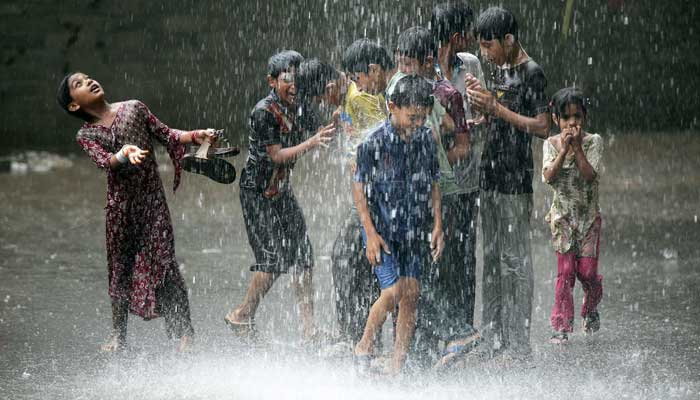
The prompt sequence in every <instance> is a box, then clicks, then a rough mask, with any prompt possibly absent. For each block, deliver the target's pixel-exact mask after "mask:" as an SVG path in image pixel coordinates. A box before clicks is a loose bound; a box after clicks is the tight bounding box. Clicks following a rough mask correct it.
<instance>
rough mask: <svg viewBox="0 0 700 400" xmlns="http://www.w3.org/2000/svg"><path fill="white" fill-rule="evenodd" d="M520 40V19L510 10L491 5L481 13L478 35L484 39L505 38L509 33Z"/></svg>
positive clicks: (477, 25)
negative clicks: (517, 19)
mask: <svg viewBox="0 0 700 400" xmlns="http://www.w3.org/2000/svg"><path fill="white" fill-rule="evenodd" d="M509 33H510V34H511V35H513V37H515V40H518V21H516V19H515V16H514V15H513V13H511V12H510V11H508V10H506V9H505V8H502V7H489V8H487V9H486V10H485V11H484V12H482V13H481V14H480V15H479V20H478V21H477V23H476V35H477V37H479V38H480V39H483V40H493V39H498V40H503V39H504V38H505V37H506V35H507V34H509Z"/></svg>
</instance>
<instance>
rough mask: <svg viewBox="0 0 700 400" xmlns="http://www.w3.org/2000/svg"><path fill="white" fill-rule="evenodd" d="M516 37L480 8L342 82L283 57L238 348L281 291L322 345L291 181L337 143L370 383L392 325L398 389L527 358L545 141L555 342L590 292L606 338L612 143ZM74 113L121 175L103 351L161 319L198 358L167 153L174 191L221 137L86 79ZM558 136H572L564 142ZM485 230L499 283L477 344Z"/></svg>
mask: <svg viewBox="0 0 700 400" xmlns="http://www.w3.org/2000/svg"><path fill="white" fill-rule="evenodd" d="M518 34H519V30H518V24H517V22H516V19H515V17H514V16H513V14H512V13H511V12H510V11H508V10H506V9H503V8H501V7H491V8H488V9H486V10H485V11H483V12H482V13H481V14H480V15H479V17H478V19H477V20H476V23H475V18H474V14H473V11H472V9H471V8H470V7H469V6H468V5H467V4H466V2H461V3H455V2H453V3H446V4H440V5H437V6H435V7H434V9H433V14H432V18H431V24H430V28H429V29H428V28H423V27H413V28H409V29H407V30H406V31H404V32H402V33H401V34H400V36H399V37H398V40H397V46H396V48H395V52H394V57H393V60H392V57H391V56H390V54H389V52H387V50H386V49H384V48H382V47H381V46H379V45H378V44H376V43H375V42H373V41H371V40H368V39H360V40H357V41H356V42H354V43H352V44H351V45H350V46H349V47H348V48H347V49H346V51H345V53H344V55H343V59H342V71H340V70H337V69H336V68H335V67H333V66H331V65H329V64H327V63H325V62H322V61H319V60H317V59H305V58H304V57H303V56H302V55H301V54H299V53H297V52H296V51H292V50H285V51H281V52H279V53H277V54H275V55H273V56H272V57H271V58H270V60H269V62H268V66H267V81H268V84H269V86H270V89H271V90H270V92H269V94H268V95H267V96H266V97H265V98H263V99H262V100H260V101H259V102H258V103H257V104H256V105H255V107H254V108H253V111H252V113H251V115H250V122H249V126H250V135H249V147H248V157H247V159H246V162H245V167H244V169H243V172H242V174H241V177H240V201H241V206H242V210H243V218H244V221H245V225H246V231H247V234H248V241H249V243H250V246H251V248H252V250H253V254H254V256H255V263H254V264H253V266H252V267H251V271H253V276H252V278H251V281H250V283H249V286H248V289H247V291H246V294H245V297H244V299H243V300H242V302H241V303H240V305H239V306H238V307H236V308H235V309H233V310H232V311H230V312H229V313H228V314H227V315H226V316H225V317H224V320H225V322H226V324H228V325H229V326H230V327H231V328H232V329H233V330H235V331H238V332H247V331H250V330H251V329H253V328H254V323H255V315H256V310H257V308H258V305H259V304H260V301H261V299H262V298H263V297H264V296H265V294H266V293H267V292H268V291H269V290H270V288H271V287H272V285H273V284H274V282H275V281H276V279H277V278H278V277H280V276H281V275H282V274H290V275H291V278H292V279H291V282H292V287H293V288H294V292H295V295H296V300H297V307H298V311H299V315H300V319H301V322H302V332H303V337H304V339H305V340H308V341H312V342H314V341H316V340H318V339H319V337H321V336H323V335H322V333H321V331H320V330H319V329H317V327H316V326H315V324H314V318H313V286H312V275H313V264H314V256H313V250H312V246H311V242H310V240H309V237H308V235H307V231H306V225H305V221H304V216H303V212H302V210H301V208H300V206H299V204H298V202H297V200H296V197H295V195H294V191H293V189H292V183H291V182H292V181H291V180H290V176H291V174H292V170H293V168H294V164H295V161H296V160H297V159H298V158H299V157H301V156H302V155H303V154H304V153H306V152H308V151H309V150H312V149H316V148H325V147H328V145H329V143H331V142H333V141H337V142H340V144H341V146H342V149H343V150H342V151H341V152H339V153H338V154H336V156H337V157H338V158H340V159H341V161H342V162H341V164H342V166H343V170H344V172H345V175H346V176H347V177H348V181H346V182H345V183H344V184H346V185H347V186H348V188H347V190H346V192H347V193H349V194H350V193H351V194H352V198H353V207H352V208H351V209H350V210H348V211H347V216H346V218H345V220H344V221H345V222H344V224H343V225H342V227H341V229H340V230H339V234H338V236H337V238H336V240H335V244H334V246H333V254H332V274H333V278H334V279H333V281H334V286H335V292H336V313H337V317H338V326H339V330H340V334H341V335H342V336H343V338H344V339H347V340H348V341H350V342H352V343H354V350H353V353H354V357H355V360H356V361H357V364H358V366H361V367H363V368H366V367H367V366H368V365H369V364H370V362H371V360H372V358H373V357H374V354H375V343H376V342H377V336H378V333H379V332H380V329H381V326H382V325H383V323H384V321H385V320H386V318H387V315H388V314H390V313H394V315H395V330H394V336H395V344H394V350H393V353H392V357H391V360H390V363H389V366H388V372H389V373H397V372H399V371H400V370H401V368H402V367H403V365H404V363H405V360H406V359H407V357H408V356H409V354H412V352H415V354H416V359H419V360H427V361H429V362H431V363H433V364H434V365H436V366H445V365H447V364H449V363H451V362H453V361H454V360H456V359H458V358H459V356H460V355H463V354H467V353H469V354H476V355H478V356H483V357H489V358H490V357H494V356H495V355H500V354H503V355H504V356H506V357H513V358H518V357H523V356H526V355H527V354H529V353H530V338H529V331H530V323H531V322H530V318H531V309H532V298H533V286H534V276H533V268H532V261H531V251H530V215H531V209H532V196H533V190H532V179H533V173H534V171H533V157H532V150H531V144H532V138H533V136H536V137H538V138H541V139H543V141H544V153H543V154H544V156H543V158H544V159H543V170H542V177H543V180H544V181H545V182H546V183H548V184H549V185H551V186H552V188H553V189H554V199H553V202H552V206H551V210H550V212H549V213H548V214H547V217H546V221H547V222H548V223H549V224H550V226H551V230H552V242H553V245H554V248H555V251H556V255H557V282H556V297H555V304H554V307H553V310H552V315H551V324H552V327H553V330H554V334H553V336H552V338H551V341H552V342H553V343H563V342H565V341H567V340H568V333H570V332H571V331H572V330H573V327H572V323H573V316H574V311H573V298H572V291H573V285H574V282H575V278H576V277H578V278H579V280H580V281H581V282H582V285H583V290H584V304H583V308H582V310H581V315H582V317H583V327H584V330H585V331H586V332H593V331H596V330H598V328H599V326H600V318H599V314H598V311H597V305H598V303H599V302H600V300H601V297H602V285H601V279H602V278H601V277H600V275H598V271H597V260H598V254H599V241H600V229H601V217H600V211H599V206H598V181H599V173H600V167H601V163H600V162H601V158H602V140H601V138H600V136H598V135H594V134H589V133H586V132H585V131H584V130H583V127H584V125H585V121H586V116H587V108H586V104H587V102H586V99H585V97H584V95H583V94H582V93H581V91H580V90H578V89H576V88H565V89H562V90H560V91H558V92H557V93H556V94H555V95H554V97H553V98H552V100H551V102H550V101H549V100H548V98H547V96H546V94H545V89H546V79H545V75H544V72H543V70H542V68H541V67H540V66H539V65H538V64H537V63H536V62H535V61H533V60H532V58H530V57H529V56H528V54H527V53H526V52H525V50H524V49H523V48H522V47H521V45H520V42H519V40H518ZM477 42H478V44H479V47H480V50H481V55H482V58H483V59H485V61H486V62H489V63H491V64H493V65H494V68H493V73H492V74H490V76H488V77H486V78H487V79H486V78H485V77H484V74H483V72H482V68H481V63H480V61H479V59H478V58H477V57H476V56H474V55H473V54H471V53H469V52H468V50H470V49H471V48H472V47H475V44H476V43H477ZM58 100H59V103H60V104H61V106H62V107H63V108H64V109H65V110H66V111H68V112H69V113H71V114H73V115H75V116H77V117H80V118H82V119H84V120H85V121H86V123H85V124H84V125H83V127H82V128H81V129H80V131H79V132H78V143H79V144H80V145H81V146H82V147H83V148H84V149H85V150H86V151H87V152H88V154H89V155H90V157H91V158H92V159H93V160H94V161H95V162H96V163H97V165H98V166H100V167H101V168H104V169H105V170H107V171H108V175H107V176H108V205H107V208H106V210H107V252H108V266H109V293H110V297H111V298H112V304H113V320H114V332H113V335H112V338H111V339H110V341H109V342H108V343H107V344H106V345H105V350H109V351H114V350H118V349H120V348H122V347H123V345H124V342H125V338H126V315H127V312H128V311H129V310H130V311H131V312H133V313H135V314H137V315H140V316H142V317H143V318H146V319H148V318H154V317H157V316H159V315H163V316H164V317H165V319H166V322H167V326H168V332H169V333H172V334H174V335H175V336H177V337H180V338H181V340H180V345H179V346H180V349H186V348H187V347H188V346H190V345H191V340H192V337H193V329H192V326H191V323H190V318H189V307H188V300H187V294H186V290H185V288H184V281H183V280H182V277H181V275H180V273H179V270H178V268H177V263H176V261H175V257H174V251H173V247H174V246H173V235H172V226H171V223H170V217H169V212H168V208H167V205H166V203H165V196H164V191H163V187H162V183H161V181H160V178H159V177H158V174H157V165H156V162H155V159H154V157H153V156H152V155H151V154H150V153H151V152H152V148H153V144H154V140H156V141H159V142H161V143H162V144H164V145H165V146H166V147H167V149H168V152H169V154H170V157H171V159H172V160H173V163H174V165H175V187H177V184H178V182H179V176H180V167H179V160H180V159H181V157H182V156H183V154H184V146H183V144H184V143H189V142H193V143H195V144H201V143H203V142H204V141H211V142H214V141H216V135H214V133H213V132H212V131H209V130H195V131H190V132H183V131H178V130H175V129H171V128H168V127H167V126H165V125H164V124H162V123H161V122H160V121H158V119H156V117H155V116H153V115H152V114H151V113H150V112H149V110H148V108H146V106H145V105H143V103H141V102H138V101H127V102H122V103H115V104H110V103H108V102H107V101H106V100H105V98H104V92H103V91H102V88H101V87H100V86H99V84H98V83H97V82H96V81H94V80H92V79H91V78H90V77H88V76H86V75H85V74H82V73H71V74H68V75H67V76H66V77H65V78H64V80H63V81H62V82H61V85H60V87H59V93H58ZM552 120H553V121H554V122H555V124H556V125H558V127H559V129H560V133H559V134H557V135H553V136H549V133H550V121H552ZM479 212H480V214H481V216H482V218H481V224H482V229H483V238H484V245H483V248H484V272H483V277H482V288H483V292H482V295H483V314H482V319H481V327H480V329H479V332H477V331H476V330H475V329H474V328H473V323H474V303H475V286H476V258H475V243H476V242H475V240H476V226H477V218H476V217H477V214H478V213H479ZM370 305H371V306H370ZM412 343H413V344H414V345H413V347H412V346H411V344H412Z"/></svg>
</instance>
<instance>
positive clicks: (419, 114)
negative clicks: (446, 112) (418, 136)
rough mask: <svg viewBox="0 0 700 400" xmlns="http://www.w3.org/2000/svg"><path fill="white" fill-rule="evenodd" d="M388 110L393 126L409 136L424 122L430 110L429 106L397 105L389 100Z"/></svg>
mask: <svg viewBox="0 0 700 400" xmlns="http://www.w3.org/2000/svg"><path fill="white" fill-rule="evenodd" d="M389 110H390V111H391V123H392V124H393V125H394V128H396V129H398V130H399V131H402V132H403V133H404V134H407V135H409V136H410V135H411V134H413V132H415V131H416V129H418V128H420V127H421V126H423V124H425V119H426V117H427V115H428V113H429V112H430V108H429V107H424V106H416V105H408V106H403V107H399V106H397V105H395V104H394V103H393V102H389Z"/></svg>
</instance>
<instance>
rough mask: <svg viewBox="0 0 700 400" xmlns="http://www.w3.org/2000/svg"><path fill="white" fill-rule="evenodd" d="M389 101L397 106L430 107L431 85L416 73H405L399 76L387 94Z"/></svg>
mask: <svg viewBox="0 0 700 400" xmlns="http://www.w3.org/2000/svg"><path fill="white" fill-rule="evenodd" d="M389 101H391V102H392V103H394V104H395V105H396V106H397V107H399V108H401V107H407V106H421V107H432V105H433V85H431V84H430V82H428V81H427V80H426V79H425V78H423V77H421V76H418V75H406V76H404V77H403V78H401V79H400V80H399V81H398V82H397V83H396V86H395V87H394V91H393V92H392V93H391V95H390V96H389Z"/></svg>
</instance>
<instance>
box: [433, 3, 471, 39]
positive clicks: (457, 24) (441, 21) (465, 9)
mask: <svg viewBox="0 0 700 400" xmlns="http://www.w3.org/2000/svg"><path fill="white" fill-rule="evenodd" d="M430 29H431V30H432V31H433V37H434V39H435V42H436V44H438V45H439V44H442V43H447V42H449V41H450V37H452V35H454V34H455V33H461V34H463V35H466V34H467V33H468V32H469V31H471V30H473V29H474V11H473V10H472V8H471V7H470V6H469V4H467V3H466V2H450V3H442V4H438V5H436V6H435V7H433V13H432V15H431V17H430Z"/></svg>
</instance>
